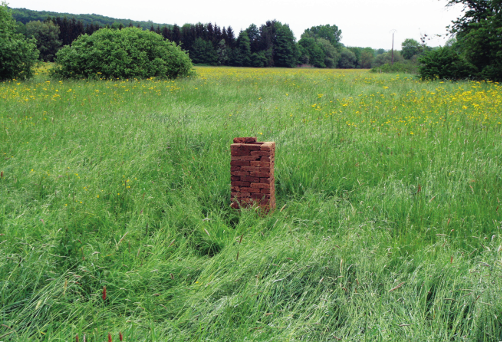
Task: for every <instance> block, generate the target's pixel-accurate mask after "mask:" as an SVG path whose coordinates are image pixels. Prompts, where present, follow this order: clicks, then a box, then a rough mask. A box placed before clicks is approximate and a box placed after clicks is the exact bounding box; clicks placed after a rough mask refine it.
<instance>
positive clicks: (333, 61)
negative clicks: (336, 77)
mask: <svg viewBox="0 0 502 342" xmlns="http://www.w3.org/2000/svg"><path fill="white" fill-rule="evenodd" d="M316 43H317V45H319V46H320V47H321V49H322V51H323V52H324V65H325V66H326V68H336V66H337V64H338V61H339V60H340V52H339V51H338V50H337V49H336V48H335V47H334V46H333V45H332V44H331V43H330V42H329V41H328V40H326V39H324V38H318V39H317V41H316Z"/></svg>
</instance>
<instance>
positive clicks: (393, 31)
mask: <svg viewBox="0 0 502 342" xmlns="http://www.w3.org/2000/svg"><path fill="white" fill-rule="evenodd" d="M396 31H397V30H396V29H393V30H391V31H390V32H392V59H391V60H390V65H393V64H394V33H396Z"/></svg>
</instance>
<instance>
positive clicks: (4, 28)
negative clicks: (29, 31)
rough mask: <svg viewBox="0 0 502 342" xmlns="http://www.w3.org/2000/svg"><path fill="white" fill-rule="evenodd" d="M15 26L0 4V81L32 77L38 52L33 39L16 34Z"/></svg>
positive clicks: (4, 7)
mask: <svg viewBox="0 0 502 342" xmlns="http://www.w3.org/2000/svg"><path fill="white" fill-rule="evenodd" d="M16 30H17V25H16V22H15V21H14V19H13V18H12V15H11V13H10V10H9V9H8V8H7V5H6V4H5V3H4V2H2V3H1V4H0V80H5V79H13V78H17V79H27V78H30V77H31V76H32V75H33V72H32V67H33V66H34V64H35V63H36V61H37V58H38V50H37V47H36V45H35V40H34V39H26V38H25V36H23V35H22V34H20V33H17V32H16Z"/></svg>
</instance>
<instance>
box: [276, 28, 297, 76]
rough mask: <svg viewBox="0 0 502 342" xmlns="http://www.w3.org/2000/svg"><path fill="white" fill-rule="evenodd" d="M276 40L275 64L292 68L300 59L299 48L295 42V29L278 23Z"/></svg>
mask: <svg viewBox="0 0 502 342" xmlns="http://www.w3.org/2000/svg"><path fill="white" fill-rule="evenodd" d="M276 25H278V26H279V27H278V28H277V30H276V36H275V40H274V64H275V65H276V66H278V67H287V68H292V67H294V66H296V64H297V60H298V48H297V46H296V43H295V37H294V35H293V31H291V29H290V28H289V26H288V25H282V24H280V23H277V24H276Z"/></svg>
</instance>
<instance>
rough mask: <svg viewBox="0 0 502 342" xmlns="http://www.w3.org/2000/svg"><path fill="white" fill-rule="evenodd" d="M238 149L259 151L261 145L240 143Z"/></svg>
mask: <svg viewBox="0 0 502 342" xmlns="http://www.w3.org/2000/svg"><path fill="white" fill-rule="evenodd" d="M240 149H241V150H242V151H259V150H260V149H261V145H255V144H249V145H242V146H241V147H240Z"/></svg>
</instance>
